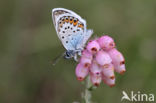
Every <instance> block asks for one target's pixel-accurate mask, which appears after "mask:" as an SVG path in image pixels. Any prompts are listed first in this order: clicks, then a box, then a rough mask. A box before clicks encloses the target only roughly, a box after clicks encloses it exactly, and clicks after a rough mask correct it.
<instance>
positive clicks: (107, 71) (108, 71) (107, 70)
mask: <svg viewBox="0 0 156 103" xmlns="http://www.w3.org/2000/svg"><path fill="white" fill-rule="evenodd" d="M101 68H102V74H103V75H104V76H105V77H106V78H110V79H114V78H115V75H114V66H113V64H106V65H104V66H102V67H101Z"/></svg>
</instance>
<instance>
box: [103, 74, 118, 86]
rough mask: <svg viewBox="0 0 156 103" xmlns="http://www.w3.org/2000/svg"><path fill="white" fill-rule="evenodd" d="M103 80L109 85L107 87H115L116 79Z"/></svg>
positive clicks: (105, 78)
mask: <svg viewBox="0 0 156 103" xmlns="http://www.w3.org/2000/svg"><path fill="white" fill-rule="evenodd" d="M102 80H103V82H104V83H105V84H107V85H108V86H110V87H113V86H115V78H114V79H110V78H107V77H104V76H103V78H102Z"/></svg>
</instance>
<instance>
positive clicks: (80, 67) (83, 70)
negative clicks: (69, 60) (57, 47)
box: [76, 63, 89, 81]
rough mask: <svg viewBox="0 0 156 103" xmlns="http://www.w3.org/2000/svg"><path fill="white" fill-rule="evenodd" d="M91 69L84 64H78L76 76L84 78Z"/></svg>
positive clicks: (80, 79)
mask: <svg viewBox="0 0 156 103" xmlns="http://www.w3.org/2000/svg"><path fill="white" fill-rule="evenodd" d="M88 72H89V69H88V68H85V67H84V66H83V65H82V64H80V63H79V64H78V65H77V67H76V76H77V79H78V80H79V81H82V80H84V78H85V77H86V76H87V75H88Z"/></svg>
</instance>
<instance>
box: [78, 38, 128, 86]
mask: <svg viewBox="0 0 156 103" xmlns="http://www.w3.org/2000/svg"><path fill="white" fill-rule="evenodd" d="M114 71H116V72H118V73H120V74H123V73H124V72H125V71H126V70H125V59H124V57H123V55H122V54H121V53H120V52H119V51H118V50H117V49H116V48H115V43H114V40H113V39H112V38H111V37H109V36H102V37H100V38H97V39H96V40H92V41H90V42H89V43H88V44H87V46H86V49H84V50H83V51H82V56H81V58H80V63H79V64H78V65H77V67H76V76H77V79H78V80H80V81H83V80H84V78H85V77H86V76H87V75H88V74H89V75H90V80H91V82H92V83H93V85H95V86H99V85H100V83H101V81H103V82H104V83H105V84H107V85H108V86H110V87H113V86H114V85H115V74H114Z"/></svg>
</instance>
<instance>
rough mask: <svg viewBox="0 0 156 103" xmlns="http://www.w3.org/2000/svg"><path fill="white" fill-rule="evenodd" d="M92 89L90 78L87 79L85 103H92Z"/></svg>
mask: <svg viewBox="0 0 156 103" xmlns="http://www.w3.org/2000/svg"><path fill="white" fill-rule="evenodd" d="M91 87H92V84H91V81H90V76H88V77H87V79H86V89H85V93H84V100H85V103H91V97H92V95H91V91H92V89H90V88H91Z"/></svg>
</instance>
